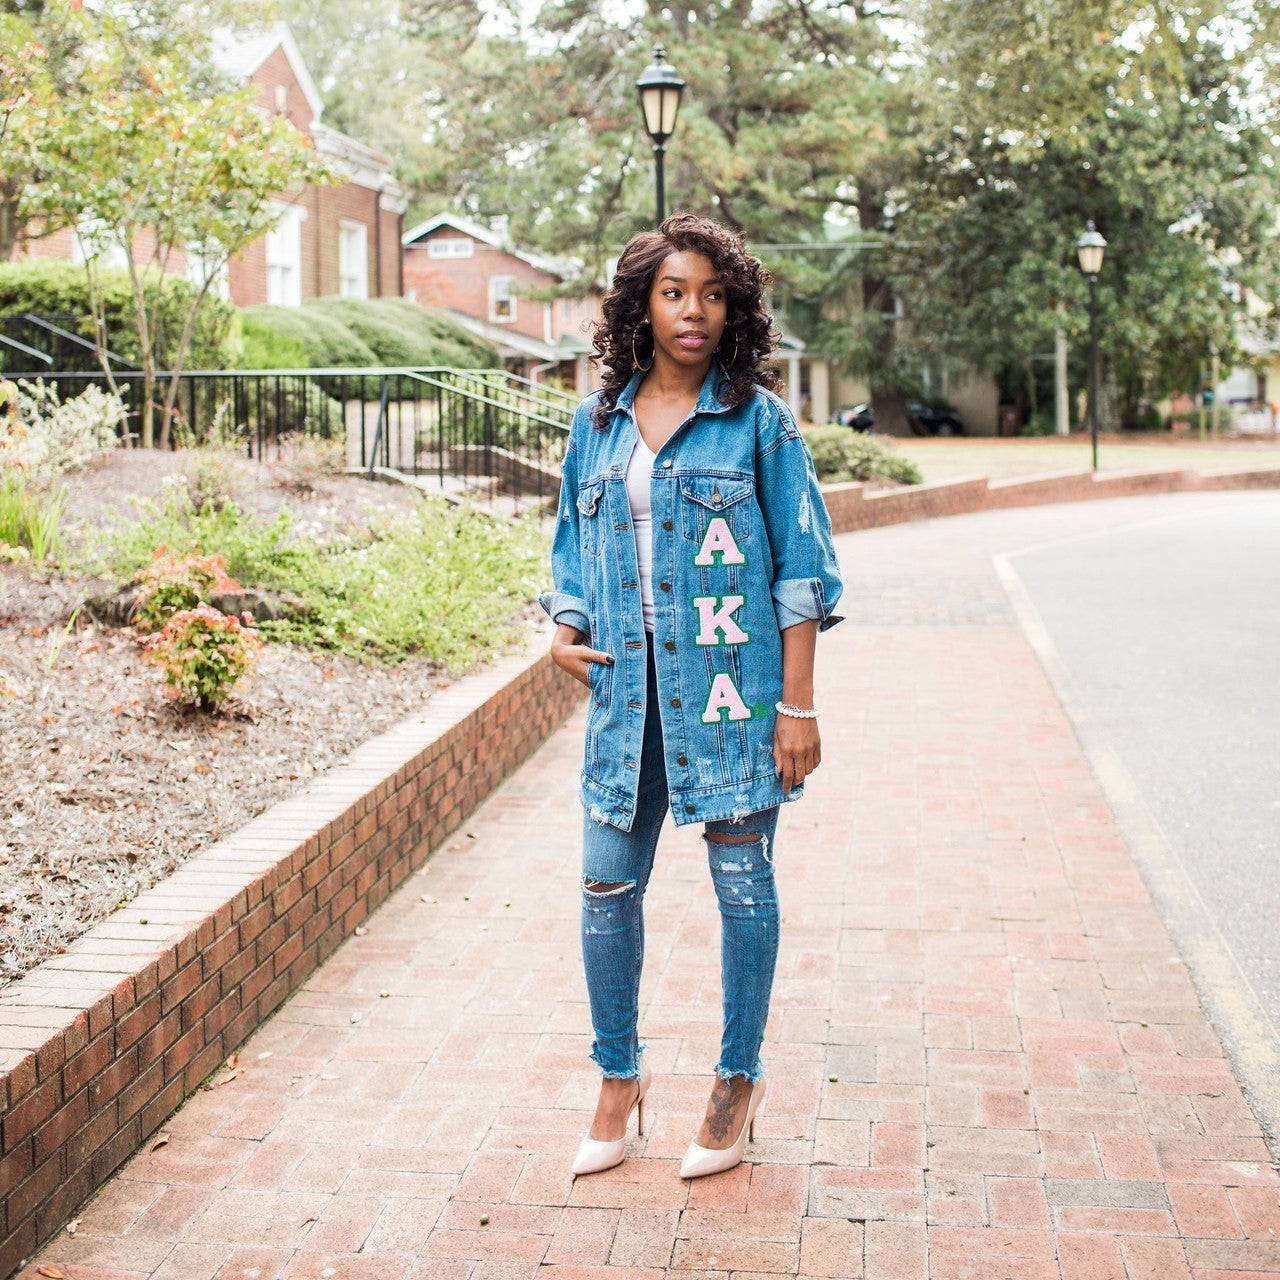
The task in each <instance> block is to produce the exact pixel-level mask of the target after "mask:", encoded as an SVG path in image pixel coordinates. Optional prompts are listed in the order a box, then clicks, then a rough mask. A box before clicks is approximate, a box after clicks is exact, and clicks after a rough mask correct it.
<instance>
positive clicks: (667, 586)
mask: <svg viewBox="0 0 1280 1280" xmlns="http://www.w3.org/2000/svg"><path fill="white" fill-rule="evenodd" d="M662 589H663V591H670V590H671V583H669V582H664V583H663V584H662Z"/></svg>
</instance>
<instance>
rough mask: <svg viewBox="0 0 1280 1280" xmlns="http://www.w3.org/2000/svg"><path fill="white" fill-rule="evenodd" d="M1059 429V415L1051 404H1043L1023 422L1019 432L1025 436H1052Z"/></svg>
mask: <svg viewBox="0 0 1280 1280" xmlns="http://www.w3.org/2000/svg"><path fill="white" fill-rule="evenodd" d="M1057 430H1058V416H1057V413H1056V411H1055V410H1054V407H1053V405H1051V404H1042V405H1041V406H1040V408H1038V409H1037V410H1036V411H1035V413H1033V414H1032V415H1031V417H1030V418H1028V419H1027V421H1026V422H1024V423H1023V424H1022V430H1021V431H1020V432H1019V433H1018V434H1019V435H1024V436H1051V435H1055V434H1056V433H1057Z"/></svg>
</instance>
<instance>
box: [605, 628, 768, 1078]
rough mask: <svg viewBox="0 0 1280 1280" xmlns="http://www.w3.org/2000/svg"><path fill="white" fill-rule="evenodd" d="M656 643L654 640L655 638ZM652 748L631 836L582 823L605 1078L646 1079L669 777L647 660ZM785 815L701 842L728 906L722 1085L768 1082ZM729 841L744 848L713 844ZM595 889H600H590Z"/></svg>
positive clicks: (727, 827) (725, 825)
mask: <svg viewBox="0 0 1280 1280" xmlns="http://www.w3.org/2000/svg"><path fill="white" fill-rule="evenodd" d="M651 643H652V638H651ZM646 707H647V710H646V713H645V725H644V745H643V748H642V751H641V756H640V778H639V791H638V795H637V803H636V814H635V819H634V821H633V822H632V824H631V830H630V831H620V830H619V829H618V828H617V827H612V826H606V825H602V824H600V823H597V822H593V821H592V820H591V818H590V816H589V815H585V814H584V817H583V837H582V959H583V965H584V967H585V969H586V977H587V993H588V997H589V999H590V1003H591V1024H592V1028H593V1030H594V1033H595V1043H594V1045H593V1046H592V1050H591V1057H592V1059H593V1061H595V1062H596V1063H597V1065H599V1066H600V1067H601V1069H602V1070H603V1071H604V1074H605V1075H606V1076H607V1077H616V1078H621V1079H633V1078H636V1077H638V1075H639V1055H640V1050H641V1048H642V1046H641V1044H640V1041H639V1029H638V1021H639V991H640V972H641V969H642V967H643V965H644V894H645V889H646V887H647V886H648V883H649V875H650V873H651V872H652V870H653V854H654V849H655V848H656V847H657V843H658V834H659V832H660V831H661V829H662V824H663V820H664V819H665V818H666V815H667V808H668V799H667V776H666V766H665V764H664V762H663V750H662V727H661V721H660V719H659V713H658V690H657V679H656V677H655V674H654V664H653V653H652V650H650V653H649V688H648V696H647V699H646ZM777 824H778V809H777V806H774V807H773V808H771V809H762V810H761V811H760V812H758V813H752V814H748V815H747V816H746V817H745V818H743V819H741V820H740V821H738V822H734V821H731V820H730V819H727V818H726V819H722V820H720V821H716V822H708V823H707V824H706V826H705V830H704V835H703V843H704V845H705V847H706V851H707V862H708V865H709V867H710V870H711V880H712V883H713V884H714V885H715V891H716V899H717V901H718V902H719V905H720V981H721V988H722V991H723V1005H724V1030H723V1034H722V1037H721V1042H720V1061H719V1062H718V1063H717V1065H716V1072H717V1074H718V1075H720V1076H721V1077H722V1078H725V1079H728V1078H730V1077H732V1076H736V1075H740V1076H745V1077H746V1078H747V1079H748V1080H752V1081H754V1080H757V1079H759V1077H760V1075H761V1074H762V1071H763V1068H762V1067H761V1064H760V1045H761V1043H762V1042H763V1040H764V1028H765V1021H766V1020H767V1018H768V1016H769V995H770V991H771V990H772V987H773V973H774V968H775V966H776V963H777V958H778V897H777V892H776V890H775V887H774V877H773V837H774V831H775V830H776V828H777ZM721 833H723V834H724V835H727V836H729V837H730V839H731V840H734V841H741V838H742V837H743V836H744V835H746V836H751V837H754V838H753V839H751V840H749V841H747V842H745V843H717V842H716V841H714V840H709V839H707V836H708V835H711V836H715V835H717V834H721ZM588 886H592V887H588Z"/></svg>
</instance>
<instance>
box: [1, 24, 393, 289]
mask: <svg viewBox="0 0 1280 1280" xmlns="http://www.w3.org/2000/svg"><path fill="white" fill-rule="evenodd" d="M214 61H215V63H216V65H217V67H218V69H219V70H221V71H223V72H224V73H226V74H227V75H228V76H230V77H231V78H232V79H234V80H238V81H241V82H244V83H249V84H252V85H253V86H254V87H255V88H256V89H257V91H258V100H259V102H260V104H261V106H262V109H263V110H264V111H267V112H271V113H273V114H278V115H284V116H287V117H288V119H289V120H290V122H291V123H292V124H293V125H294V126H295V127H296V128H297V129H298V130H300V131H301V132H303V133H306V134H309V135H310V137H311V139H312V141H313V143H314V144H315V148H316V151H317V152H318V153H319V154H320V155H321V156H323V157H325V158H326V159H327V160H328V161H329V163H330V166H331V167H332V168H333V169H335V170H336V171H337V173H338V174H339V175H340V180H339V181H337V182H335V183H334V184H332V185H329V186H322V187H307V188H305V189H304V190H302V191H296V192H289V193H283V194H281V196H280V197H279V201H278V203H279V206H280V212H281V219H280V222H279V225H278V226H277V227H276V229H275V230H274V231H272V232H269V233H268V234H267V235H265V236H263V237H262V239H260V240H258V241H256V242H255V243H254V244H252V245H250V246H249V248H248V249H246V250H245V251H244V252H243V253H241V254H239V255H238V256H237V257H236V258H234V259H232V261H231V263H230V265H229V268H228V271H227V273H226V278H225V279H224V280H222V281H219V282H218V291H219V292H220V293H221V294H222V295H223V296H224V297H227V298H229V299H230V300H231V301H232V302H234V303H235V304H236V305H237V306H241V307H245V306H251V305H253V304H254V303H259V302H271V303H277V304H279V305H283V306H297V305H298V304H300V303H302V302H304V301H306V300H307V299H308V298H318V297H326V296H334V295H340V296H343V297H350V298H366V297H383V296H386V295H391V296H399V295H400V294H401V293H402V292H403V288H402V280H401V273H400V262H401V258H400V234H401V231H402V229H403V223H404V210H405V205H406V200H405V194H404V191H403V189H402V188H401V186H400V185H399V183H397V182H396V180H395V178H394V177H393V176H392V174H391V159H390V157H389V156H385V155H383V154H382V153H381V152H378V151H374V150H372V149H371V148H369V147H366V146H365V145H364V144H363V143H360V142H357V141H356V140H355V139H354V138H349V137H347V136H346V135H345V134H342V133H339V132H338V131H337V130H336V129H331V128H330V127H329V126H328V125H326V124H323V123H322V122H321V120H320V115H321V112H322V110H323V107H324V104H323V102H322V101H321V99H320V94H319V92H318V90H317V89H316V86H315V82H314V81H313V80H312V78H311V74H310V72H308V70H307V67H306V64H305V63H304V62H303V60H302V54H301V52H300V51H299V49H298V45H297V42H296V41H295V40H294V38H293V35H292V33H291V32H290V30H289V28H288V26H287V25H286V24H285V23H283V22H280V23H276V24H275V25H274V26H272V27H269V28H267V29H265V30H263V31H260V32H256V33H251V34H244V33H235V34H223V35H220V36H218V37H217V38H216V39H215V41H214ZM135 249H136V251H137V253H138V255H139V257H140V258H141V259H143V260H145V259H146V258H147V257H148V256H150V254H151V253H152V252H153V250H154V245H152V244H149V243H147V241H146V240H145V239H141V240H140V241H139V243H138V244H137V245H136V246H135ZM16 256H17V258H18V259H19V260H20V259H21V258H22V257H24V256H25V257H31V258H61V259H70V260H72V261H82V260H83V256H84V255H83V251H82V248H81V245H80V241H79V237H78V236H77V235H76V233H75V232H74V231H73V230H71V229H66V230H63V231H59V232H58V233H56V234H54V235H51V236H48V237H46V238H42V239H32V240H29V241H25V242H20V243H19V245H18V248H17V253H16ZM113 256H116V257H117V262H116V263H112V262H111V259H112V257H113ZM107 259H108V263H109V264H110V265H118V264H120V263H122V261H123V254H122V253H118V254H117V255H112V254H111V253H110V252H109V253H108V255H107ZM170 270H171V271H173V272H177V273H182V274H186V275H188V276H189V277H191V278H193V279H196V278H200V277H199V272H200V271H201V264H200V262H199V260H198V259H196V258H194V257H193V258H191V259H188V257H187V255H186V254H184V253H183V252H182V251H181V250H177V251H175V252H174V254H173V256H172V258H171V259H170Z"/></svg>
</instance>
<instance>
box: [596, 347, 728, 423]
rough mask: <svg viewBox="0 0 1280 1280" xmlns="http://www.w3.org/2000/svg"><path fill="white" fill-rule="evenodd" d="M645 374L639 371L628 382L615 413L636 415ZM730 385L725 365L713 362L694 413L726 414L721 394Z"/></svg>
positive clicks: (621, 393) (699, 394)
mask: <svg viewBox="0 0 1280 1280" xmlns="http://www.w3.org/2000/svg"><path fill="white" fill-rule="evenodd" d="M645 373H646V370H644V369H637V370H636V371H635V372H634V373H633V374H632V375H631V377H630V378H629V379H628V380H627V385H626V386H625V387H623V388H622V390H621V391H620V392H619V393H618V401H617V404H616V405H614V411H615V412H618V413H626V414H628V415H633V414H634V407H635V398H636V392H637V391H638V390H639V389H640V383H641V382H642V381H643V380H644V375H645ZM728 383H729V375H728V374H727V373H725V370H724V365H722V364H721V363H720V361H719V360H712V361H711V368H710V369H708V370H707V376H706V377H705V378H703V380H702V390H701V391H699V392H698V399H697V402H696V403H695V404H694V406H693V412H694V413H724V412H725V410H726V409H728V408H729V406H728V405H727V404H725V403H724V402H723V401H722V400H721V399H720V393H721V391H723V390H724V388H725V387H726V386H727V385H728ZM690 416H692V414H691V415H690Z"/></svg>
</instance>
